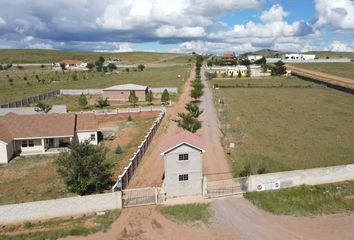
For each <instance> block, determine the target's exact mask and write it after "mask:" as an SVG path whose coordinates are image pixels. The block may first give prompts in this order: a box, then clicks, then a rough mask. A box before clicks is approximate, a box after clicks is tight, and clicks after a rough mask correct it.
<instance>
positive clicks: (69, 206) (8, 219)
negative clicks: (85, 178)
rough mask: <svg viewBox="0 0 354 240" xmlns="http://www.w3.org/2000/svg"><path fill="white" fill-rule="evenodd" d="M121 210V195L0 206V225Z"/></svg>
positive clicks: (117, 193) (108, 194)
mask: <svg viewBox="0 0 354 240" xmlns="http://www.w3.org/2000/svg"><path fill="white" fill-rule="evenodd" d="M118 208H122V193H121V192H113V193H104V194H95V195H89V196H78V197H70V198H60V199H54V200H46V201H37V202H28V203H19V204H10V205H3V206H0V224H7V223H13V222H21V221H33V220H40V219H49V218H54V217H65V216H73V215H79V214H87V213H95V212H100V211H107V210H113V209H118Z"/></svg>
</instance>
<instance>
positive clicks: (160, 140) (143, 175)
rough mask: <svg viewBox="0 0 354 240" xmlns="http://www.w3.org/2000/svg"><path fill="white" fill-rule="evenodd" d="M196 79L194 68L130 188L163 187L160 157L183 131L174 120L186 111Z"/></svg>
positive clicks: (161, 158)
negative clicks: (193, 82) (163, 150)
mask: <svg viewBox="0 0 354 240" xmlns="http://www.w3.org/2000/svg"><path fill="white" fill-rule="evenodd" d="M194 77H195V69H194V68H193V69H192V70H191V74H190V76H189V78H188V79H187V80H186V83H185V84H184V87H183V91H182V94H181V95H180V97H179V100H178V102H177V103H176V104H174V106H172V107H169V108H167V114H166V117H165V119H164V120H163V122H162V124H161V126H160V128H159V129H158V131H157V133H156V135H155V137H154V138H153V141H152V143H151V145H150V146H149V149H148V151H147V152H146V154H145V156H144V158H143V161H142V163H141V164H140V166H139V168H138V170H137V171H136V173H135V174H134V176H133V179H132V181H131V182H130V183H129V186H128V187H129V188H137V187H139V188H140V187H154V186H161V184H162V175H163V172H164V162H163V157H162V156H160V153H161V148H162V147H163V145H164V143H165V142H166V141H167V140H168V139H169V138H170V137H172V136H173V135H175V134H176V133H178V132H179V131H181V129H180V128H178V127H177V124H176V123H175V122H173V121H172V120H173V119H176V118H177V113H178V112H183V111H184V105H185V104H186V103H188V102H189V101H190V100H191V99H190V97H189V91H190V82H191V81H192V80H193V79H194Z"/></svg>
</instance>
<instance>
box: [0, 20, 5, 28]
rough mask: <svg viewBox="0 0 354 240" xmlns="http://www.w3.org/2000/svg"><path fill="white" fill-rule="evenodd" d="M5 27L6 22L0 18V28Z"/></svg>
mask: <svg viewBox="0 0 354 240" xmlns="http://www.w3.org/2000/svg"><path fill="white" fill-rule="evenodd" d="M5 26H6V21H5V20H4V19H3V18H2V17H0V28H2V27H5Z"/></svg>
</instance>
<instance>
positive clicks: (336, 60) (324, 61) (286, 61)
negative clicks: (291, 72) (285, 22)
mask: <svg viewBox="0 0 354 240" xmlns="http://www.w3.org/2000/svg"><path fill="white" fill-rule="evenodd" d="M266 60H267V63H275V62H278V61H279V60H281V61H282V62H284V63H336V62H344V63H346V62H350V58H329V59H322V58H321V59H313V60H300V59H297V60H296V59H281V58H266Z"/></svg>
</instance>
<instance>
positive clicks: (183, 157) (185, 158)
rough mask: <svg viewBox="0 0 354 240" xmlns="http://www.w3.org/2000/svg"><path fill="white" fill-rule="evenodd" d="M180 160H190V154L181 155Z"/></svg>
mask: <svg viewBox="0 0 354 240" xmlns="http://www.w3.org/2000/svg"><path fill="white" fill-rule="evenodd" d="M178 160H180V161H183V160H188V154H179V155H178Z"/></svg>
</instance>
